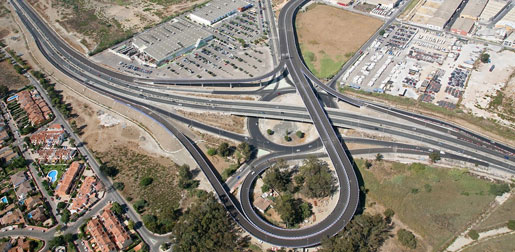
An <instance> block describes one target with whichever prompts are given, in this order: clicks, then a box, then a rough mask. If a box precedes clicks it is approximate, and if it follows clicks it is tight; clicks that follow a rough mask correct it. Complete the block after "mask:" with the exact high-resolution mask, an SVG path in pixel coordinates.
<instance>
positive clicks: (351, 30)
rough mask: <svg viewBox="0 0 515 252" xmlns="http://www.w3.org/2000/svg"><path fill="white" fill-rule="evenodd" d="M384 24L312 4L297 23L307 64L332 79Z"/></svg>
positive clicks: (319, 73)
mask: <svg viewBox="0 0 515 252" xmlns="http://www.w3.org/2000/svg"><path fill="white" fill-rule="evenodd" d="M382 24H383V22H382V21H381V20H379V19H376V18H372V17H368V16H364V15H360V14H356V13H353V12H349V11H346V10H342V9H339V8H336V7H332V6H328V5H323V4H312V5H310V6H309V7H307V8H306V11H304V12H300V13H299V15H297V20H296V25H297V34H298V37H299V43H300V45H301V51H302V56H303V58H304V61H305V62H306V65H307V66H308V67H309V69H310V70H311V71H312V72H313V73H314V74H315V75H316V76H317V77H319V78H322V79H327V78H330V77H332V76H333V75H334V74H336V72H338V70H340V68H341V67H342V65H343V64H344V63H345V62H346V61H347V60H348V59H349V58H350V57H352V55H353V54H354V53H355V52H356V51H357V50H358V49H359V48H360V47H361V45H363V43H365V42H366V41H367V40H368V39H369V38H370V36H371V35H372V34H373V33H374V32H375V31H376V30H377V29H378V28H379V27H380V26H381V25H382Z"/></svg>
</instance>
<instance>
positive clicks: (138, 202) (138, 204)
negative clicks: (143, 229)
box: [132, 199, 147, 213]
mask: <svg viewBox="0 0 515 252" xmlns="http://www.w3.org/2000/svg"><path fill="white" fill-rule="evenodd" d="M132 206H133V207H134V209H136V212H138V213H142V212H143V210H144V209H145V207H146V206H147V201H145V200H144V199H140V200H136V202H134V204H133V205H132Z"/></svg>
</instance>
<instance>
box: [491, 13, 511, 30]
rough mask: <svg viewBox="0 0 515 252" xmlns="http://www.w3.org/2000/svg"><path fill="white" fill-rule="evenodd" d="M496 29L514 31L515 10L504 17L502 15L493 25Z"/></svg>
mask: <svg viewBox="0 0 515 252" xmlns="http://www.w3.org/2000/svg"><path fill="white" fill-rule="evenodd" d="M495 27H496V28H504V29H506V30H513V29H515V8H512V9H511V10H510V11H509V12H508V13H506V15H504V17H503V18H501V20H499V22H497V23H496V24H495Z"/></svg>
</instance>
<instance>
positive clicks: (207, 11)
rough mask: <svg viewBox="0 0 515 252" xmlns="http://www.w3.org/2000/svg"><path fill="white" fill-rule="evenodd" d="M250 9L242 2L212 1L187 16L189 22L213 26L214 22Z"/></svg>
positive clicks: (239, 0) (236, 0)
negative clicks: (189, 19)
mask: <svg viewBox="0 0 515 252" xmlns="http://www.w3.org/2000/svg"><path fill="white" fill-rule="evenodd" d="M250 7H252V4H249V3H247V2H245V1H242V0H212V1H210V2H209V3H207V4H206V5H205V6H203V7H201V8H198V9H197V10H194V11H193V12H192V13H190V14H189V15H188V17H189V18H191V20H193V21H195V22H197V23H200V24H203V25H213V24H215V23H216V22H218V21H220V20H222V19H224V18H226V17H228V16H231V15H233V14H235V13H236V12H237V11H240V12H241V11H244V10H246V9H248V8H250Z"/></svg>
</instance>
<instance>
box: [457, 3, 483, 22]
mask: <svg viewBox="0 0 515 252" xmlns="http://www.w3.org/2000/svg"><path fill="white" fill-rule="evenodd" d="M487 3H488V0H474V1H468V2H467V5H465V8H463V10H462V11H461V13H460V18H468V19H472V20H478V19H479V15H481V13H482V12H483V10H484V9H485V6H486V4H487Z"/></svg>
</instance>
